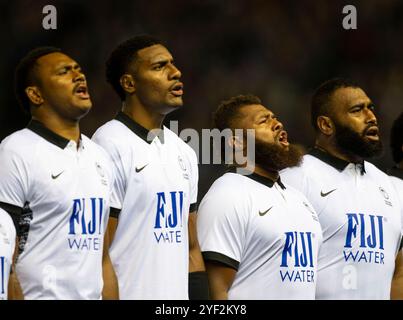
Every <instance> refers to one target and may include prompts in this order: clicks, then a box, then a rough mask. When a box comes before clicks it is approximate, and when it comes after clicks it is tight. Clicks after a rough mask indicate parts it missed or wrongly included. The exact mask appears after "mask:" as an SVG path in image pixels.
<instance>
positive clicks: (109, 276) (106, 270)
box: [102, 218, 119, 300]
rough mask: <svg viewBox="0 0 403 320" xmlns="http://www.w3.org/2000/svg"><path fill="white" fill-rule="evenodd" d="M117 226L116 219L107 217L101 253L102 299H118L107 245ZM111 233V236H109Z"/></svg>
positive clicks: (115, 278) (115, 280) (116, 284)
mask: <svg viewBox="0 0 403 320" xmlns="http://www.w3.org/2000/svg"><path fill="white" fill-rule="evenodd" d="M116 226H117V219H115V218H109V222H108V227H107V229H106V232H105V237H104V247H103V255H102V277H103V280H104V287H103V290H102V298H103V300H118V299H119V287H118V280H117V277H116V274H115V270H114V269H113V265H112V261H111V258H110V256H109V247H110V244H111V242H112V239H111V238H113V237H114V235H115V231H116ZM111 234H112V237H111Z"/></svg>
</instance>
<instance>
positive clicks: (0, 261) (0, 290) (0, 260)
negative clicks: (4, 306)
mask: <svg viewBox="0 0 403 320" xmlns="http://www.w3.org/2000/svg"><path fill="white" fill-rule="evenodd" d="M5 269H6V263H5V257H0V281H1V282H0V294H1V295H4V294H5V293H6V283H5V282H6V279H5V275H6V270H5ZM0 300H1V299H0Z"/></svg>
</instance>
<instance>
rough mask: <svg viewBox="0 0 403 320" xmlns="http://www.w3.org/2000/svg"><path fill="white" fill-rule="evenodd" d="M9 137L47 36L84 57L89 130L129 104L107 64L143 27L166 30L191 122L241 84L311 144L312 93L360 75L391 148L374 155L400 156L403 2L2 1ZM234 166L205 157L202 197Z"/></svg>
mask: <svg viewBox="0 0 403 320" xmlns="http://www.w3.org/2000/svg"><path fill="white" fill-rule="evenodd" d="M47 4H52V5H54V6H56V8H57V14H58V15H57V17H58V21H57V22H58V26H57V27H58V28H57V30H44V29H43V28H42V19H43V17H44V16H45V15H44V14H42V8H43V7H44V6H45V5H47ZM348 4H353V5H355V6H356V8H357V12H358V29H357V30H344V29H343V27H342V20H343V17H344V15H343V14H342V9H343V7H344V6H345V5H348ZM0 12H1V13H0V15H1V16H0V17H1V22H0V23H1V31H0V32H1V41H2V45H1V48H2V49H1V50H0V57H1V59H0V61H1V62H0V77H1V82H0V83H1V86H0V121H1V122H0V124H1V127H0V139H3V138H4V137H5V136H7V135H8V134H10V133H11V132H13V131H15V130H17V129H20V128H23V127H24V126H25V125H26V123H27V122H28V120H29V119H28V117H27V116H26V115H24V113H23V112H22V111H21V110H20V108H19V106H18V105H17V103H16V100H15V98H14V94H13V86H12V83H13V73H14V68H15V66H16V64H17V63H18V61H19V59H21V58H22V57H23V56H24V55H25V54H26V52H27V51H28V50H30V49H32V48H34V47H36V46H39V45H53V46H58V47H61V48H62V49H63V50H64V51H65V52H66V53H67V54H69V55H71V56H72V57H73V58H74V59H76V60H77V61H78V62H79V63H80V64H81V66H82V67H83V69H84V71H85V73H86V75H87V80H88V82H89V86H90V93H91V96H92V101H93V106H94V107H93V110H92V111H91V113H90V114H89V115H88V116H87V117H86V118H85V119H84V120H83V121H82V124H81V128H82V132H83V133H84V134H86V135H88V136H91V135H92V134H93V133H94V131H95V130H96V128H98V127H99V126H100V125H102V124H103V123H104V122H106V121H108V120H109V119H111V118H112V117H113V116H114V114H115V113H116V112H117V111H118V110H119V107H120V102H119V100H118V97H117V95H115V93H114V92H113V91H112V89H111V88H110V87H109V85H108V84H107V83H106V81H105V77H104V73H105V68H104V62H105V60H106V58H107V57H108V55H109V53H110V52H111V50H112V49H113V48H114V47H115V46H116V45H117V44H118V43H119V42H121V41H123V40H125V39H127V38H129V37H131V36H133V35H135V34H139V33H148V34H153V35H155V36H157V37H160V38H161V39H162V40H164V41H165V42H166V43H167V45H168V48H169V50H170V51H171V52H172V54H173V55H174V58H175V60H176V65H177V66H178V67H179V68H180V69H181V71H182V74H183V82H184V83H185V106H184V108H182V109H181V110H178V111H175V112H173V113H172V114H170V116H169V117H168V118H167V119H166V120H167V121H166V123H168V121H169V120H170V119H175V120H179V129H183V128H195V129H196V130H198V131H200V130H201V129H202V128H209V127H210V124H211V112H212V111H213V110H214V109H215V108H216V107H217V105H218V104H219V102H220V101H221V100H222V99H224V98H228V97H230V96H233V95H236V94H240V93H253V94H256V95H258V96H260V97H261V98H262V100H263V103H264V104H265V105H266V106H268V107H269V108H270V109H272V110H273V111H274V112H275V113H276V114H277V115H278V116H279V118H280V120H281V121H282V122H283V123H284V125H285V127H286V129H287V130H288V132H289V139H290V140H291V141H293V142H298V143H302V144H304V145H306V146H310V145H311V144H312V143H313V129H311V127H310V120H309V102H310V97H311V95H312V93H313V90H314V89H315V88H316V87H317V86H318V85H319V84H320V83H321V82H322V81H324V80H326V79H328V78H331V77H334V76H347V77H351V78H352V79H354V80H356V81H357V82H358V83H359V84H360V85H361V86H362V88H364V90H365V91H366V92H367V94H368V95H369V96H370V97H371V98H372V100H373V101H374V102H375V104H376V106H377V107H378V120H379V122H380V124H381V129H382V130H383V131H382V139H383V141H384V144H385V153H384V155H383V156H382V157H381V158H380V159H376V160H374V163H375V164H377V165H378V166H380V167H381V168H386V167H389V166H391V165H392V158H391V155H390V149H389V130H390V127H391V124H392V122H393V120H394V119H395V118H396V117H397V116H398V114H399V113H400V112H402V110H403V106H402V101H403V91H402V86H403V59H402V57H403V39H402V35H403V0H377V1H375V0H365V1H335V0H333V1H332V0H328V1H314V0H304V1H288V0H281V1H274V0H271V1H269V0H262V1H236V0H234V1H219V0H215V1H213V0H204V1H201V0H200V1H195V0H172V1H155V0H148V1H136V0H132V1H117V0H115V1H102V2H96V1H82V0H81V1H78V0H71V1H66V0H65V1H62V0H60V1H50V0H46V1H42V0H35V1H33V0H17V1H1V4H0ZM221 172H222V167H221V166H218V165H203V166H201V167H200V187H199V189H200V192H199V193H200V195H199V196H202V195H203V194H204V193H205V192H206V191H207V188H208V187H209V185H210V184H211V183H212V181H213V180H214V179H215V178H216V177H217V176H218V175H220V174H221Z"/></svg>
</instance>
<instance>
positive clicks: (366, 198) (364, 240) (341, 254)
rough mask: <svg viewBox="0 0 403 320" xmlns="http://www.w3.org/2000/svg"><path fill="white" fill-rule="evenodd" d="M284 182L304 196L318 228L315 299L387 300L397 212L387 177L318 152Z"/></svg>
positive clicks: (286, 173) (365, 165) (372, 168)
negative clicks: (317, 221) (321, 237)
mask: <svg viewBox="0 0 403 320" xmlns="http://www.w3.org/2000/svg"><path fill="white" fill-rule="evenodd" d="M282 177H283V179H284V181H286V182H287V183H289V184H291V185H292V186H294V187H295V188H296V189H298V190H301V191H302V192H303V193H304V194H305V196H306V197H307V198H308V200H309V201H310V202H311V203H312V205H313V207H314V208H315V210H316V212H317V213H318V217H319V221H320V223H321V226H322V230H323V244H322V247H321V250H320V252H319V260H318V283H317V294H316V298H317V299H390V288H391V281H392V277H393V272H394V266H395V257H396V254H397V252H398V249H399V244H400V239H401V217H400V210H401V209H400V204H399V200H398V199H397V195H396V192H395V190H394V188H393V185H392V183H391V181H390V179H389V177H388V176H387V175H386V174H384V173H383V172H382V171H380V170H379V169H377V168H376V167H375V166H374V165H372V164H371V163H369V162H363V163H362V164H354V163H348V162H346V161H343V160H340V159H338V158H335V157H332V156H331V155H329V154H327V153H325V152H323V151H320V150H318V149H314V150H313V151H312V152H311V153H310V154H308V155H305V156H304V159H303V163H302V165H301V166H300V167H295V168H289V169H285V170H284V171H283V172H282Z"/></svg>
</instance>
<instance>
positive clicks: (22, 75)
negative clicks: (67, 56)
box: [14, 46, 62, 113]
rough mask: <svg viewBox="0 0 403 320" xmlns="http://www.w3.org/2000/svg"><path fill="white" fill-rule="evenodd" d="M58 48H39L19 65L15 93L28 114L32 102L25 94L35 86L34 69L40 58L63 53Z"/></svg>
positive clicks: (28, 54) (16, 73)
mask: <svg viewBox="0 0 403 320" xmlns="http://www.w3.org/2000/svg"><path fill="white" fill-rule="evenodd" d="M61 51H62V50H61V49H59V48H56V47H50V46H46V47H38V48H35V49H33V50H31V51H29V52H28V53H27V54H26V55H25V56H24V57H23V58H22V59H21V60H20V62H19V63H18V65H17V67H16V68H15V73H14V92H15V95H16V98H17V101H18V103H19V104H20V105H21V107H22V108H23V109H24V110H25V111H26V112H28V113H30V100H29V98H28V96H27V94H26V93H25V89H26V88H27V87H28V86H30V85H33V84H34V81H35V74H34V67H35V64H36V62H37V61H38V59H39V58H40V57H43V56H46V55H47V54H50V53H53V52H61Z"/></svg>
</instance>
